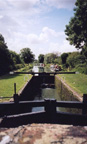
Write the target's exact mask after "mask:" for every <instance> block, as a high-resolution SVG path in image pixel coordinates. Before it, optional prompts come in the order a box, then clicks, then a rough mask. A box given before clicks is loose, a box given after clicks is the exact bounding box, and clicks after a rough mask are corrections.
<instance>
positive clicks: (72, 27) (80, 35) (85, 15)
mask: <svg viewBox="0 0 87 144" xmlns="http://www.w3.org/2000/svg"><path fill="white" fill-rule="evenodd" d="M75 5H76V7H75V9H74V11H75V13H74V17H72V18H71V20H70V22H69V24H68V25H66V30H65V34H66V35H67V40H69V42H70V44H71V45H74V46H75V47H76V48H77V49H81V50H82V53H83V54H84V55H85V57H86V58H87V0H84V1H82V0H77V1H76V3H75Z"/></svg>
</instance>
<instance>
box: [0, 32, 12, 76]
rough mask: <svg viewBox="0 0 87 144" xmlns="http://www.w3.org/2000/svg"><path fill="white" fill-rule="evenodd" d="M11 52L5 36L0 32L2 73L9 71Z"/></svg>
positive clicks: (0, 67) (0, 66) (0, 71)
mask: <svg viewBox="0 0 87 144" xmlns="http://www.w3.org/2000/svg"><path fill="white" fill-rule="evenodd" d="M9 65H10V52H9V50H8V47H7V45H6V43H5V40H4V37H3V36H2V35H1V34H0V75H1V74H4V73H6V72H8V71H9Z"/></svg>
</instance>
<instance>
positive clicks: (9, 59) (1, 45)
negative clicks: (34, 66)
mask: <svg viewBox="0 0 87 144" xmlns="http://www.w3.org/2000/svg"><path fill="white" fill-rule="evenodd" d="M33 61H34V54H33V53H32V52H31V50H30V49H29V48H24V49H22V50H21V53H20V54H17V53H16V52H14V51H11V50H9V49H8V47H7V45H6V43H5V40H4V37H3V36H2V34H0V75H2V74H5V73H7V72H9V71H11V70H16V69H19V68H21V67H23V66H24V63H30V62H33Z"/></svg>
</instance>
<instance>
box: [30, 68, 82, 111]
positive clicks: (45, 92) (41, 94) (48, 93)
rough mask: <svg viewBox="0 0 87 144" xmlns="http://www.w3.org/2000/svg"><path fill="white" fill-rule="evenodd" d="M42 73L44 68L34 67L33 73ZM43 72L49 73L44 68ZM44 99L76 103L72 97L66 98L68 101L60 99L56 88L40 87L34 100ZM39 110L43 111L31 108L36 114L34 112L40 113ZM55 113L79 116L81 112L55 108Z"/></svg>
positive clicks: (41, 108) (73, 109)
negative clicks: (68, 113)
mask: <svg viewBox="0 0 87 144" xmlns="http://www.w3.org/2000/svg"><path fill="white" fill-rule="evenodd" d="M34 70H35V67H34ZM37 71H39V72H44V68H38V67H36V71H35V72H37ZM45 72H50V69H48V68H45ZM45 98H50V99H56V100H57V101H61V100H62V101H72V100H73V101H78V100H77V99H76V98H74V97H73V98H72V97H68V99H66V98H64V96H63V97H62V96H61V95H59V93H58V89H57V88H56V87H54V88H49V87H47V88H42V87H40V88H39V90H38V93H37V94H35V98H34V100H35V101H36V100H44V99H45ZM41 110H44V108H43V107H40V108H39V107H35V108H34V107H33V108H32V111H33V112H36V111H41ZM57 111H62V112H70V113H79V114H81V113H82V111H81V110H78V109H75V108H60V107H58V108H57Z"/></svg>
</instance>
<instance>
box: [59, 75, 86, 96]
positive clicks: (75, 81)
mask: <svg viewBox="0 0 87 144" xmlns="http://www.w3.org/2000/svg"><path fill="white" fill-rule="evenodd" d="M59 76H60V77H61V78H62V79H63V80H64V81H65V82H66V83H67V84H68V85H69V86H70V87H72V88H73V89H74V90H75V91H76V92H78V93H79V94H81V95H83V94H87V75H85V74H62V75H59Z"/></svg>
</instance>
